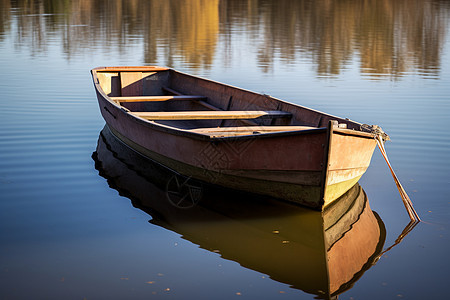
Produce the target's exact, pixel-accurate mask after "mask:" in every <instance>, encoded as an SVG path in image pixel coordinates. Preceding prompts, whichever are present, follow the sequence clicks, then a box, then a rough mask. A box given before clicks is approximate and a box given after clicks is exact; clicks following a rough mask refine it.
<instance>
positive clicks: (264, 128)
mask: <svg viewBox="0 0 450 300" xmlns="http://www.w3.org/2000/svg"><path fill="white" fill-rule="evenodd" d="M309 129H317V127H310V126H239V127H209V128H195V129H190V130H189V131H192V132H197V133H205V134H209V133H226V132H231V133H233V132H261V133H266V132H277V131H298V130H309Z"/></svg>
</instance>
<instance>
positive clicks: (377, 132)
mask: <svg viewBox="0 0 450 300" xmlns="http://www.w3.org/2000/svg"><path fill="white" fill-rule="evenodd" d="M361 130H363V131H366V132H370V133H372V134H373V136H374V138H375V140H376V141H377V145H378V148H379V149H380V152H381V154H382V155H383V157H384V160H385V161H386V163H387V164H388V167H389V170H391V174H392V177H393V178H394V181H395V184H396V185H397V188H398V191H399V192H400V196H401V197H402V201H403V204H404V205H405V208H406V211H407V212H408V215H409V218H410V219H411V221H414V222H420V221H421V220H420V218H419V215H418V214H417V212H416V211H415V209H414V207H413V205H412V202H411V199H409V197H408V194H407V193H406V191H405V189H404V188H403V186H402V184H401V183H400V180H398V177H397V175H395V172H394V169H392V166H391V163H390V162H389V159H388V156H387V153H386V149H385V148H384V139H389V136H388V135H387V134H386V133H384V131H383V130H382V129H381V127H380V126H377V125H367V124H363V125H361Z"/></svg>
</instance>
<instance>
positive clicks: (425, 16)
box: [0, 0, 450, 77]
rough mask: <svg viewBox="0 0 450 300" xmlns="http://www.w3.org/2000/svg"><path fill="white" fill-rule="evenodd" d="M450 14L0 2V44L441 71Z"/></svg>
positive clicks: (394, 72)
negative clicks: (9, 40)
mask: <svg viewBox="0 0 450 300" xmlns="http://www.w3.org/2000/svg"><path fill="white" fill-rule="evenodd" d="M449 12H450V4H449V2H448V1H444V0H381V1H380V0H358V1H332V0H317V1H306V0H305V1H290V0H281V1H269V0H247V1H242V0H189V1H187V0H186V1H183V0H166V1H156V0H154V1H147V0H129V1H119V0H117V1H98V0H96V1H93V0H74V1H57V0H54V1H14V2H11V1H9V0H0V41H1V39H2V37H3V36H5V35H6V34H7V33H8V32H11V31H13V32H11V33H12V35H13V36H14V38H15V43H16V44H17V45H19V46H20V45H26V46H27V47H29V48H30V49H32V51H34V52H45V51H46V50H47V48H48V46H49V43H51V42H52V40H53V41H54V39H56V40H58V41H62V45H63V49H64V52H65V53H66V54H67V57H70V56H72V55H76V53H77V52H78V51H83V50H84V51H87V50H89V49H90V48H92V47H99V46H100V47H114V49H118V50H119V51H122V52H124V49H125V48H126V47H129V46H133V45H141V43H143V52H144V55H143V56H144V60H145V62H146V63H155V62H157V61H159V59H160V58H163V60H164V61H165V62H166V64H167V65H169V66H170V65H173V64H174V61H180V60H182V61H183V62H185V63H186V64H188V65H189V66H190V67H191V68H208V67H210V66H211V65H212V63H213V60H214V59H215V58H216V57H217V56H219V55H222V56H223V57H221V58H220V59H221V61H222V63H223V64H227V63H230V61H232V60H233V57H235V55H241V54H239V53H244V55H249V54H248V53H253V52H254V55H255V57H256V60H257V63H258V66H259V67H260V68H261V70H263V71H269V70H271V69H272V68H273V66H274V64H277V63H281V64H291V63H295V62H296V61H298V60H299V59H305V58H307V59H308V60H309V61H310V62H311V63H312V64H314V66H315V69H316V73H317V75H318V76H329V75H338V74H340V73H341V72H342V70H343V68H345V66H346V65H348V64H349V63H350V62H351V61H352V60H354V59H355V57H356V58H357V60H358V61H359V64H360V72H361V73H363V74H369V75H371V76H386V75H388V76H391V77H399V76H402V74H404V73H408V72H415V71H417V70H418V71H419V73H421V74H424V75H427V74H428V75H434V76H436V75H438V74H439V70H440V64H441V56H442V53H441V51H442V48H443V45H444V42H445V36H446V30H447V26H448V20H449ZM13 23H15V26H13V25H12V24H13ZM242 33H244V35H243V38H244V39H245V40H246V41H247V43H244V42H243V40H242ZM248 45H251V49H243V48H244V47H248ZM236 49H239V51H238V50H236Z"/></svg>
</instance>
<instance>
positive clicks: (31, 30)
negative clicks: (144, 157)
mask: <svg viewBox="0 0 450 300" xmlns="http://www.w3.org/2000/svg"><path fill="white" fill-rule="evenodd" d="M243 2H245V3H242V2H240V1H210V2H208V4H206V3H207V1H206V2H205V1H201V0H198V1H193V3H191V5H188V7H190V8H191V9H189V10H186V9H185V6H184V5H186V4H185V2H184V1H168V2H167V3H166V2H165V3H158V2H157V1H130V2H127V1H71V2H69V3H60V2H59V1H31V2H30V3H28V2H21V1H19V2H17V1H11V2H10V1H0V7H1V8H0V70H1V71H0V299H84V298H86V299H124V298H127V299H128V298H129V299H144V298H145V299H148V298H150V299H152V298H155V299H159V298H172V299H194V298H196V299H211V298H217V299H230V298H233V297H241V298H244V299H277V298H280V299H285V298H289V299H298V298H300V299H313V298H314V297H315V295H312V294H310V293H306V292H304V291H303V290H301V289H295V288H292V287H290V285H289V284H287V283H281V282H278V281H276V280H272V279H271V278H270V275H271V274H264V273H260V272H258V271H255V270H253V269H251V268H246V267H243V266H241V265H242V262H239V261H235V260H232V259H227V258H223V257H222V256H221V255H220V253H217V252H215V251H213V250H214V249H204V248H200V247H199V245H198V244H196V243H195V242H192V241H191V240H190V239H189V238H188V237H183V236H182V234H180V233H177V232H175V231H173V230H169V229H166V228H164V227H161V226H158V225H155V224H152V223H149V222H148V221H149V220H151V219H152V217H151V216H150V215H149V214H147V213H146V212H144V211H143V210H141V209H138V208H135V207H133V205H132V203H131V201H130V199H129V197H127V195H121V194H119V192H118V191H117V190H116V189H115V188H114V187H111V186H110V183H109V182H108V181H107V180H106V179H105V178H104V177H102V176H100V175H99V171H98V170H97V169H96V168H95V162H94V160H93V159H92V157H91V156H92V153H93V152H95V151H96V147H97V142H98V139H99V135H100V132H101V130H102V128H103V126H104V121H103V119H102V118H101V115H100V113H99V110H98V106H97V100H96V97H95V92H94V89H93V85H92V81H91V77H90V73H89V70H90V69H92V68H94V67H98V66H112V65H144V64H154V65H168V66H171V67H175V68H177V69H179V70H181V71H185V72H188V73H193V74H197V75H201V76H205V77H208V78H211V79H214V80H217V81H221V82H225V83H228V84H232V85H235V86H239V87H243V88H246V89H250V90H254V91H257V92H264V93H266V94H270V95H272V96H274V97H277V98H280V99H284V100H287V101H291V102H295V103H298V104H301V105H304V106H307V107H311V108H314V109H317V110H320V111H325V112H327V113H331V114H334V115H338V116H341V117H348V118H350V119H353V120H355V121H359V122H363V123H368V124H378V125H380V126H382V128H383V129H384V130H385V131H386V132H387V133H388V134H389V135H390V136H391V139H392V141H391V142H388V143H387V145H386V148H387V152H388V155H389V158H390V160H391V163H392V165H393V167H394V169H395V170H396V173H397V175H398V176H399V178H400V180H401V182H402V184H403V186H404V188H405V190H406V191H407V193H408V194H409V196H410V198H411V200H412V201H413V203H414V207H415V209H416V210H417V212H418V214H419V215H420V216H421V218H422V219H423V221H424V222H422V223H420V224H419V225H418V226H416V227H415V228H414V230H413V231H412V232H411V233H410V234H409V235H408V236H406V237H405V239H404V240H403V241H402V242H401V243H400V244H399V245H397V246H396V247H394V248H393V249H392V250H390V251H389V252H387V253H386V254H385V255H383V256H382V257H381V258H380V260H379V261H378V262H377V263H376V265H374V266H372V267H371V268H370V269H369V270H368V271H366V272H365V273H364V274H363V276H362V277H361V278H360V279H359V280H358V281H356V283H354V285H353V287H351V288H349V289H347V290H346V291H345V292H344V293H342V294H340V295H339V298H340V299H443V298H446V294H447V291H446V287H447V285H448V283H449V282H450V277H449V275H448V269H449V268H450V261H449V259H448V252H449V250H450V235H449V229H450V200H449V197H448V192H449V188H450V133H449V130H448V124H449V123H450V35H449V31H450V26H449V24H450V23H449V20H450V7H449V5H448V3H447V2H446V1H431V0H430V1H425V0H424V1H419V0H417V1H414V4H411V1H410V2H409V4H408V1H402V2H400V4H399V2H398V1H386V3H387V6H388V8H385V9H386V11H383V9H382V7H380V5H377V4H376V3H375V2H376V1H372V2H373V3H372V2H371V1H369V3H366V4H363V2H364V1H355V3H354V4H348V5H342V6H339V4H338V3H337V2H336V3H335V2H334V1H332V4H330V5H331V8H330V10H328V9H327V6H326V3H328V2H329V1H314V3H312V2H310V1H298V3H297V2H295V1H250V0H249V1H243ZM395 3H397V4H395ZM367 9H368V10H370V9H372V10H373V13H372V14H371V13H367V12H366V10H367ZM203 10H204V11H203ZM355 11H361V15H358V14H356V15H355ZM324 12H327V13H328V14H329V15H327V17H326V18H325V17H324ZM332 12H334V13H332ZM402 12H403V13H402ZM412 13H414V14H412ZM308 15H311V16H313V17H315V18H313V17H311V19H306V17H305V16H308ZM405 15H409V16H411V15H414V16H415V18H418V19H412V20H408V19H405V18H406V17H405ZM166 16H167V17H166ZM199 16H201V17H199ZM280 16H284V18H281V17H280ZM367 16H373V17H374V18H375V17H376V18H379V20H381V21H379V22H372V23H371V22H364V19H365V18H367ZM388 16H390V17H388ZM417 16H419V17H417ZM158 18H159V19H158ZM359 18H361V19H359ZM385 18H388V19H389V22H387V21H386V20H385ZM390 18H391V19H390ZM154 19H156V20H157V21H155V22H153V23H152V20H154ZM119 20H120V22H119ZM349 20H354V22H353V23H352V22H350V21H349ZM419 21H421V22H419ZM196 22H198V23H196ZM327 22H328V23H327ZM345 22H349V23H351V24H347V23H345ZM358 22H359V23H358ZM390 22H391V23H390ZM354 23H357V24H354ZM342 24H344V25H345V24H347V25H345V26H344V25H342ZM393 24H397V25H393ZM398 24H400V25H401V26H400V25H398ZM306 25H308V26H306ZM339 25H342V27H339ZM371 26H372V27H371ZM395 26H400V27H398V28H397V27H395ZM345 28H347V29H348V28H350V29H354V31H353V32H351V30H344V29H345ZM339 29H340V30H339ZM393 29H395V30H394V31H392V30H393ZM421 32H425V33H426V34H424V35H421V34H420V33H421ZM319 33H320V34H319ZM327 33H328V34H327ZM338 33H340V35H339V36H338ZM376 34H379V36H377V38H374V39H373V40H371V37H372V35H376ZM369 42H372V44H370V43H369ZM367 45H371V46H370V47H369V46H367ZM380 45H388V46H389V47H388V46H386V48H389V49H391V50H392V49H394V50H392V52H390V50H389V51H387V50H386V49H380V47H381V46H380ZM381 48H382V47H381ZM370 62H372V63H370ZM380 66H383V67H380ZM360 184H361V186H362V187H363V188H364V190H365V192H366V194H367V196H368V199H369V201H370V206H371V208H372V210H374V211H376V212H377V213H378V215H379V216H380V217H381V219H382V220H383V223H384V225H385V226H386V231H387V236H386V241H385V248H387V247H388V246H390V245H392V244H393V243H394V242H395V240H396V239H397V237H398V235H399V234H400V233H401V231H402V230H403V228H404V227H405V226H406V224H407V223H408V221H409V219H408V215H407V214H406V211H405V209H404V207H403V204H402V201H401V198H400V196H399V194H398V191H397V189H396V186H395V184H394V181H393V180H392V177H391V175H390V173H389V170H388V167H387V165H386V163H385V162H384V160H383V158H382V157H381V155H380V153H379V152H378V151H376V152H375V154H374V157H373V160H372V163H371V166H370V168H369V170H368V171H367V173H366V174H365V175H364V176H363V178H362V179H361V180H360ZM205 226H208V225H207V224H206V225H205ZM274 255H276V254H274ZM300 271H301V272H308V271H309V270H300Z"/></svg>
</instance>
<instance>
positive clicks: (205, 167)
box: [92, 67, 376, 209]
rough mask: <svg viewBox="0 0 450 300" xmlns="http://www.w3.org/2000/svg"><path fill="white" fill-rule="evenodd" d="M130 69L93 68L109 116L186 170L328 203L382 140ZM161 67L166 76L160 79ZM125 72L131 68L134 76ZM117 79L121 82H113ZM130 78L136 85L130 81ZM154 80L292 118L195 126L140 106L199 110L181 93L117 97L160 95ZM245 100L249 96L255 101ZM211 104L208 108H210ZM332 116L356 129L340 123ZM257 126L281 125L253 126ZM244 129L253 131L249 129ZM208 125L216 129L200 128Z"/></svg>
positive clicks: (143, 148)
mask: <svg viewBox="0 0 450 300" xmlns="http://www.w3.org/2000/svg"><path fill="white" fill-rule="evenodd" d="M149 69H151V67H149ZM121 70H122V71H121ZM125 70H126V71H127V72H125V71H124V69H120V68H116V69H103V68H98V69H94V70H93V72H92V73H93V77H94V84H95V87H96V91H97V98H98V101H99V105H100V111H101V113H102V116H103V118H104V119H105V121H106V123H107V124H108V125H109V127H110V128H111V130H112V132H113V133H114V134H115V135H116V136H117V137H118V138H119V139H121V140H122V141H124V142H125V143H127V144H128V145H129V146H131V147H132V148H134V149H135V150H137V151H139V152H141V153H142V154H144V155H146V156H147V157H149V158H151V159H153V160H155V161H157V162H159V163H161V164H163V165H165V166H167V167H169V168H171V169H172V170H174V171H176V172H178V173H180V174H183V175H184V176H188V177H194V178H196V179H199V180H201V181H205V182H208V183H213V184H217V185H222V186H225V187H228V188H233V189H238V190H244V191H248V192H253V193H257V194H264V195H269V196H274V197H278V198H283V199H285V200H288V201H292V202H295V203H299V204H302V205H306V206H309V207H312V208H315V209H323V207H324V206H327V205H328V204H330V203H331V202H333V200H335V199H337V198H338V197H339V196H341V195H342V194H343V193H345V192H346V191H347V190H348V189H349V188H351V187H352V186H353V185H354V184H355V183H356V182H357V181H358V179H359V178H360V177H361V176H362V174H363V173H364V172H365V171H366V169H367V167H368V166H369V164H370V159H371V156H372V153H373V150H374V148H375V145H376V143H375V140H374V139H373V135H372V134H369V133H366V132H361V131H359V130H355V129H357V128H358V126H360V124H359V123H356V122H353V121H350V120H345V119H341V118H337V117H334V116H330V115H326V114H323V113H319V112H316V111H313V110H309V109H306V108H303V107H300V106H297V105H294V104H290V103H287V102H283V101H281V100H278V99H274V98H271V97H268V96H266V95H260V94H256V93H253V92H249V91H245V90H241V89H238V88H235V87H231V86H227V85H223V84H220V83H216V82H213V81H208V80H205V79H201V78H197V77H193V76H190V75H187V74H183V73H179V72H176V71H174V70H170V69H164V68H153V70H155V72H150V71H149V70H148V72H145V70H147V69H145V68H138V69H136V68H134V69H133V68H128V69H125ZM158 72H159V73H158ZM155 73H156V74H159V75H158V76H159V77H156V78H155V79H156V80H153V77H152V76H155V75H154V74H155ZM105 74H107V75H105ZM124 74H127V76H128V75H129V74H132V76H131V79H130V77H126V76H124ZM146 74H150V75H146ZM114 78H116V79H114ZM148 78H150V79H152V80H149V79H148ZM127 80H128V81H127ZM117 81H120V84H119V85H117V84H116V85H114V82H117ZM127 82H132V83H133V84H131V85H130V84H129V85H128V86H125V85H126V84H127ZM147 82H150V83H147ZM155 82H156V83H155ZM151 84H152V85H151ZM155 84H159V85H161V86H163V85H166V86H169V87H170V89H169V90H171V89H176V90H178V91H181V92H182V93H183V95H184V94H186V95H202V97H204V98H205V99H207V103H206V104H205V105H206V108H208V106H212V107H214V108H216V110H217V107H218V109H220V110H224V111H230V112H232V111H231V109H233V111H236V110H240V111H242V110H243V109H248V108H249V107H251V108H252V109H256V110H263V111H270V112H271V113H273V111H274V110H275V109H276V111H282V112H283V113H286V114H287V113H289V114H291V115H292V117H290V118H289V119H288V120H284V119H282V120H280V119H271V120H270V119H269V120H263V119H262V120H259V119H256V121H253V120H251V121H248V120H246V121H241V120H211V121H208V120H194V121H193V123H192V124H194V125H195V126H198V128H197V127H195V128H192V125H190V124H191V123H187V122H188V121H173V120H167V121H154V120H147V119H145V118H143V117H142V115H143V114H142V113H141V112H142V111H155V112H158V111H165V112H167V111H169V114H170V112H176V113H178V112H180V111H182V114H184V113H185V112H188V113H189V112H192V111H198V110H199V109H198V108H197V107H194V105H197V104H191V103H188V101H181V99H180V100H177V102H176V101H175V100H164V101H163V100H161V101H160V102H157V103H159V104H154V103H153V102H152V103H151V104H148V103H146V104H143V103H141V102H139V101H137V103H128V102H126V103H125V100H126V99H125V98H123V100H122V102H123V103H121V104H119V103H120V102H118V101H117V99H121V98H120V97H125V96H129V95H130V94H131V95H136V96H142V95H149V94H150V95H155V94H156V95H158V93H160V92H158V90H161V89H162V88H155V87H154V85H155ZM133 85H134V87H133ZM132 87H133V88H132ZM224 95H225V96H224ZM188 97H191V98H192V97H194V96H188ZM130 98H133V96H131V97H130ZM166 98H170V97H166ZM221 99H222V100H221ZM224 99H225V100H224ZM226 99H229V100H226ZM241 99H250V100H249V101H250V104H249V103H244V102H242V101H243V100H241ZM152 101H153V99H152ZM162 102H164V103H163V104H161V103H162ZM201 102H202V103H204V102H203V101H201ZM225 102H226V103H225ZM231 102H232V104H230V103H231ZM155 103H156V102H155ZM158 105H159V106H158ZM162 105H164V106H162ZM206 108H205V107H203V108H202V109H201V110H202V111H206V113H209V111H208V110H206ZM227 108H228V109H227ZM130 110H131V111H132V112H130ZM134 111H139V112H138V113H133V112H134ZM219 113H221V112H219ZM244 113H248V111H245V112H244ZM138 114H140V115H139V116H138ZM150 114H154V113H150ZM189 117H192V118H194V117H195V116H193V114H191V115H190V116H189ZM236 118H239V116H237V115H236ZM331 120H336V121H338V122H339V123H341V124H345V126H346V127H347V128H349V129H342V128H339V127H335V126H333V124H332V122H330V121H331ZM207 121H208V122H209V123H207ZM183 122H184V123H183ZM240 122H241V123H240ZM244 122H247V123H244ZM250 122H255V123H254V124H250ZM185 124H188V125H185ZM205 124H206V125H205ZM236 126H240V127H236ZM257 126H258V127H257ZM300 126H304V128H303V127H300ZM217 127H219V129H217ZM222 128H223V129H222ZM233 128H238V129H239V130H240V132H239V134H237V133H236V132H234V133H233V134H232V135H229V133H228V132H225V133H223V132H220V133H211V132H216V131H222V130H223V131H225V130H229V131H231V130H232V129H233ZM253 128H262V130H271V129H273V128H275V129H276V128H282V129H280V130H278V131H275V130H274V131H270V132H269V131H262V132H260V131H259V130H260V129H258V132H253V131H252V130H253ZM286 128H287V129H286ZM291 128H301V130H291ZM244 129H245V130H247V129H248V130H247V131H248V132H250V133H248V132H246V133H242V132H243V130H244ZM201 130H207V131H208V132H209V134H208V135H206V134H202V133H199V132H200V131H201ZM214 130H215V131H214Z"/></svg>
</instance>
